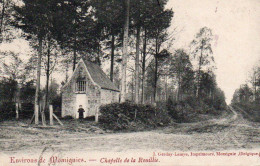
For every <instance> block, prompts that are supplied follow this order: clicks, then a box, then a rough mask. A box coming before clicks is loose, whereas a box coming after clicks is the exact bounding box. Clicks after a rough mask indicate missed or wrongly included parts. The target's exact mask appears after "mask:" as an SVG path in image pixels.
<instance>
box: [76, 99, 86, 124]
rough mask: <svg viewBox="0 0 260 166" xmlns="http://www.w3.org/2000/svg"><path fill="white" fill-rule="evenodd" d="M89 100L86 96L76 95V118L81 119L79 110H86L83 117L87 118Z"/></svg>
mask: <svg viewBox="0 0 260 166" xmlns="http://www.w3.org/2000/svg"><path fill="white" fill-rule="evenodd" d="M87 101H88V98H87V95H86V94H77V95H76V109H75V115H76V118H77V119H78V118H79V112H78V111H79V109H80V108H82V109H84V112H83V116H84V118H85V117H86V116H87V108H88V105H87V104H88V103H87Z"/></svg>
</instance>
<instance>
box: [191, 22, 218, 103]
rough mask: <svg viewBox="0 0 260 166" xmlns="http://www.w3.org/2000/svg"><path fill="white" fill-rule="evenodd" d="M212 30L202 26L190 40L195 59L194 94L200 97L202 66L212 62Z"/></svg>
mask: <svg viewBox="0 0 260 166" xmlns="http://www.w3.org/2000/svg"><path fill="white" fill-rule="evenodd" d="M211 41H212V31H211V29H209V28H207V27H203V28H201V29H200V31H199V32H198V33H197V34H196V37H195V39H194V40H193V41H192V42H191V50H192V54H193V56H194V59H195V60H196V66H197V67H198V68H197V75H196V77H197V78H196V79H197V87H196V96H197V98H199V97H200V78H201V71H202V70H203V67H206V66H209V65H210V64H211V62H214V58H213V56H212V53H213V52H212V49H211Z"/></svg>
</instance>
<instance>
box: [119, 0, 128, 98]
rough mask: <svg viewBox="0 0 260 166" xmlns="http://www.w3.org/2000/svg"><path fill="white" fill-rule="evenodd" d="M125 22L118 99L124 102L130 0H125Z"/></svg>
mask: <svg viewBox="0 0 260 166" xmlns="http://www.w3.org/2000/svg"><path fill="white" fill-rule="evenodd" d="M125 9H126V10H125V23H124V38H123V54H122V62H121V65H122V68H121V70H122V78H121V96H120V98H121V99H120V101H121V102H125V100H126V67H127V56H128V48H127V47H128V31H129V10H130V0H125Z"/></svg>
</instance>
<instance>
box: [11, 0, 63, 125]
mask: <svg viewBox="0 0 260 166" xmlns="http://www.w3.org/2000/svg"><path fill="white" fill-rule="evenodd" d="M22 2H23V5H16V6H15V7H14V9H15V15H14V17H15V22H14V23H13V24H14V25H15V26H16V27H17V28H21V29H22V30H23V31H24V32H25V33H27V34H29V35H30V36H36V39H37V43H38V44H37V46H38V47H37V51H38V58H37V59H38V64H37V83H36V91H35V103H34V104H35V110H34V115H35V124H38V123H39V122H38V110H39V109H40V108H39V100H40V95H39V94H40V77H41V64H42V47H43V40H44V38H45V37H46V35H47V34H48V33H50V32H51V29H52V28H53V25H54V21H53V20H54V19H53V18H54V16H55V15H56V11H57V7H58V6H59V0H55V1H53V0H46V1H41V0H35V1H31V0H22ZM41 116H42V123H43V125H46V122H45V114H44V110H42V111H41Z"/></svg>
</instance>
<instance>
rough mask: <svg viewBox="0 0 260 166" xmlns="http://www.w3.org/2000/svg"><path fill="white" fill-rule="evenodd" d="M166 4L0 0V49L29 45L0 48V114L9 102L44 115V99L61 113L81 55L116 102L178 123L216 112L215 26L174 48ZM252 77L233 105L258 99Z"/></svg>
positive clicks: (221, 105)
mask: <svg viewBox="0 0 260 166" xmlns="http://www.w3.org/2000/svg"><path fill="white" fill-rule="evenodd" d="M167 2H168V0H159V1H158V0H131V1H130V0H123V1H122V0H106V1H101V0H88V1H84V0H33V1H32V0H1V1H0V11H1V13H0V45H2V47H1V48H3V46H4V45H5V44H8V43H12V42H13V41H20V42H26V43H29V46H30V48H29V51H27V52H26V53H24V52H19V51H18V52H17V51H12V50H7V49H1V50H0V73H1V74H0V96H1V99H0V111H1V112H2V113H1V115H0V116H1V119H2V120H3V119H5V118H10V117H15V116H16V115H15V111H14V110H15V107H19V109H21V110H23V109H30V110H31V113H32V114H33V109H34V110H36V109H37V107H38V106H39V104H40V103H43V105H44V108H43V109H42V110H41V116H42V117H43V116H44V114H45V112H48V105H49V104H50V103H51V104H53V105H54V107H55V110H56V111H60V108H61V107H60V104H61V91H60V89H61V88H62V85H64V84H65V83H66V82H67V81H68V78H69V76H70V74H71V73H72V71H73V70H74V69H75V66H76V64H77V62H78V61H79V59H80V58H81V57H84V58H86V59H88V60H90V61H92V62H94V63H96V64H98V65H100V66H101V67H102V68H103V69H104V70H105V69H106V70H105V72H106V74H107V76H108V77H109V78H110V80H111V81H112V82H114V83H115V84H116V86H118V88H119V89H120V91H121V95H120V101H121V103H131V104H134V106H140V108H143V105H150V106H152V107H155V108H156V109H157V108H158V109H162V110H164V114H163V115H164V116H169V117H171V118H173V119H174V120H176V121H180V122H182V121H191V120H192V119H193V120H194V118H196V117H197V116H198V115H200V114H213V115H218V114H220V113H221V112H222V111H223V110H224V109H225V108H226V102H225V95H224V92H223V91H222V90H221V89H220V88H219V87H218V85H217V83H216V75H215V70H216V65H215V62H214V53H213V50H212V42H213V33H214V31H213V30H212V29H211V28H210V27H201V29H199V30H198V32H197V33H196V34H194V38H193V39H190V43H189V47H188V48H177V49H176V48H173V47H172V45H173V43H174V41H175V40H176V38H175V35H176V33H180V34H179V35H181V32H176V30H175V29H174V28H171V29H170V27H171V26H173V25H172V22H173V20H174V15H175V13H174V11H173V10H172V9H168V8H167ZM25 54H26V55H25ZM25 57H26V58H25ZM257 71H258V73H259V71H260V70H259V69H258V70H257ZM58 76H63V77H62V80H59V79H58ZM59 78H60V77H59ZM255 80H256V78H255V77H254V78H252V81H251V83H252V84H253V87H254V88H253V89H250V88H248V86H247V85H245V86H241V88H240V89H239V90H238V91H236V93H235V95H234V99H233V102H234V103H240V104H243V103H244V104H246V103H248V101H252V102H254V101H258V98H259V92H258V90H257V89H258V87H259V85H260V84H259V83H258V82H259V81H258V82H256V81H255ZM129 107H130V106H129ZM109 109H111V108H109ZM138 109H139V108H138ZM37 110H38V109H37ZM111 110H113V109H111ZM162 112H163V111H162ZM165 112H166V114H165ZM158 113H159V112H158ZM32 114H31V116H32ZM43 121H44V119H43ZM43 124H44V122H43Z"/></svg>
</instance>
